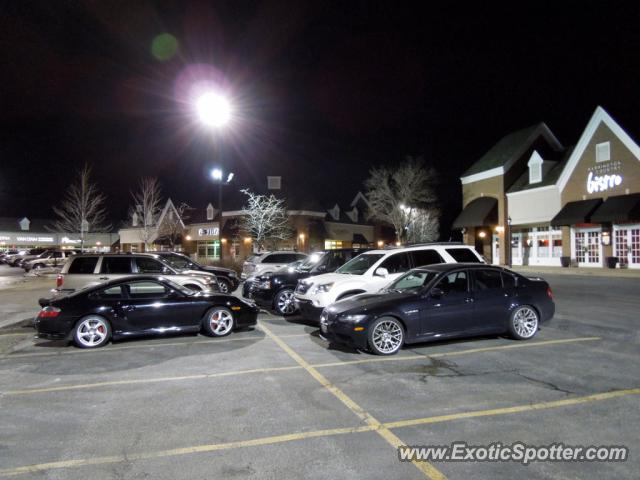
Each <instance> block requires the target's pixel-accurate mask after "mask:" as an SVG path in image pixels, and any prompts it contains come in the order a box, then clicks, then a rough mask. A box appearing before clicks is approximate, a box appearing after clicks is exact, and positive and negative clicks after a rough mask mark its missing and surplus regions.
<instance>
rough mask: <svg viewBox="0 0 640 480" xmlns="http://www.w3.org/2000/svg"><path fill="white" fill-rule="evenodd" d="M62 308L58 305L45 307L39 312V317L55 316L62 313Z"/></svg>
mask: <svg viewBox="0 0 640 480" xmlns="http://www.w3.org/2000/svg"><path fill="white" fill-rule="evenodd" d="M61 311H62V310H60V309H59V308H58V307H44V308H43V309H42V310H40V313H39V314H38V317H40V318H55V317H57V316H58V315H60V312H61Z"/></svg>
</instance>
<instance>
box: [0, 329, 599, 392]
mask: <svg viewBox="0 0 640 480" xmlns="http://www.w3.org/2000/svg"><path fill="white" fill-rule="evenodd" d="M293 336H297V335H293ZM283 337H284V335H283V336H278V338H283ZM268 338H270V339H272V340H273V338H272V337H268ZM227 340H232V339H227ZM594 340H599V337H581V338H569V339H563V340H547V341H541V342H530V343H514V344H513V345H499V346H496V347H484V348H473V349H467V350H459V351H455V352H442V353H434V354H431V355H427V356H425V355H402V356H396V357H373V358H366V359H363V360H345V361H342V362H330V363H318V364H311V365H310V366H311V367H313V368H325V367H341V366H347V365H356V364H363V363H378V362H392V361H406V360H424V359H428V358H440V357H446V356H451V355H469V354H473V353H481V352H491V351H496V350H503V349H512V348H524V347H534V346H538V347H542V346H547V345H557V344H566V343H576V342H584V341H594ZM218 341H225V340H224V339H222V340H218ZM213 342H216V340H203V341H201V342H192V343H213ZM180 344H182V343H180ZM163 345H166V344H163ZM112 350H113V349H112ZM301 368H303V367H302V366H300V365H294V366H290V367H265V368H257V369H249V370H233V371H229V372H216V373H203V374H195V375H181V376H175V377H159V378H143V379H131V380H113V381H108V382H96V383H85V384H78V385H75V384H74V385H57V386H55V387H42V388H30V389H22V390H10V391H7V392H4V394H5V395H30V394H35V393H49V392H62V391H66V390H85V389H89V388H98V387H106V386H116V385H136V384H144V383H156V382H157V383H161V382H174V381H184V380H198V379H203V378H216V377H230V376H235V375H245V374H250V373H268V372H279V371H287V370H297V369H301Z"/></svg>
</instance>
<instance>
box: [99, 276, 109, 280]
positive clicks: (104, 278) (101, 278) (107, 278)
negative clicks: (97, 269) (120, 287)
mask: <svg viewBox="0 0 640 480" xmlns="http://www.w3.org/2000/svg"><path fill="white" fill-rule="evenodd" d="M100 280H109V277H100Z"/></svg>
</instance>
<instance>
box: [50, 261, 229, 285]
mask: <svg viewBox="0 0 640 480" xmlns="http://www.w3.org/2000/svg"><path fill="white" fill-rule="evenodd" d="M149 274H158V275H162V276H163V277H166V278H168V279H170V280H173V281H174V282H176V283H178V284H180V285H182V286H184V287H187V288H190V289H192V290H198V291H217V290H218V281H217V278H216V276H215V275H214V274H212V273H209V272H195V271H190V270H188V271H184V272H178V271H177V270H175V269H174V268H173V267H171V266H170V265H169V264H168V263H166V262H164V261H163V260H162V258H161V257H160V256H159V255H154V254H153V253H101V254H80V255H74V256H73V257H71V258H70V259H69V260H68V261H67V263H65V264H64V267H62V271H61V272H60V273H59V274H58V277H57V279H56V289H55V290H56V291H58V292H70V291H74V290H79V289H81V288H85V287H89V286H93V285H99V284H101V283H103V282H107V281H109V280H115V279H118V278H122V277H128V276H132V275H133V276H135V275H149Z"/></svg>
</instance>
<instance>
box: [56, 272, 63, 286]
mask: <svg viewBox="0 0 640 480" xmlns="http://www.w3.org/2000/svg"><path fill="white" fill-rule="evenodd" d="M63 283H64V276H62V275H60V274H58V276H57V277H56V288H60V287H61V286H62V284H63Z"/></svg>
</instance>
